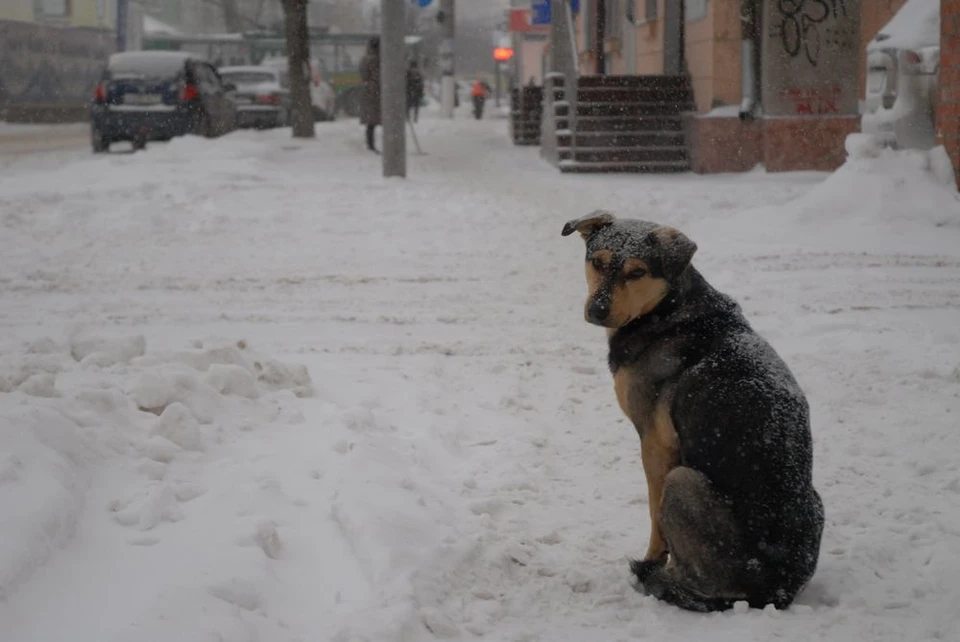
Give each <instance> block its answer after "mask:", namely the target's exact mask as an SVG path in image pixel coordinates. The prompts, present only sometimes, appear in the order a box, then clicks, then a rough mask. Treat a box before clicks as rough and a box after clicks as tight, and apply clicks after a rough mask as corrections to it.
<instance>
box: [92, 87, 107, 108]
mask: <svg viewBox="0 0 960 642" xmlns="http://www.w3.org/2000/svg"><path fill="white" fill-rule="evenodd" d="M93 102H95V103H105V102H107V86H106V83H102V82H98V83H97V88H96V89H94V90H93Z"/></svg>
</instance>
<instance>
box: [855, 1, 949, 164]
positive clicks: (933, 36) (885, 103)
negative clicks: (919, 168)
mask: <svg viewBox="0 0 960 642" xmlns="http://www.w3.org/2000/svg"><path fill="white" fill-rule="evenodd" d="M939 71H940V0H907V2H906V4H904V5H903V7H902V8H901V9H900V11H898V12H897V13H896V15H894V17H893V18H892V19H891V20H890V22H888V23H887V24H886V25H885V26H884V27H883V29H881V30H880V33H878V34H877V36H876V37H875V38H874V39H873V40H871V41H870V43H869V44H867V82H866V95H865V96H864V102H863V114H862V116H861V121H860V128H861V130H862V131H863V133H865V134H871V135H873V136H874V137H876V138H877V139H878V140H879V141H880V142H881V143H883V144H884V145H888V146H891V147H896V148H901V149H930V148H932V147H934V146H935V145H936V129H935V122H936V111H937V97H938V96H937V95H938V91H939V88H938V82H937V78H938V75H939Z"/></svg>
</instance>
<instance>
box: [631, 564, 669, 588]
mask: <svg viewBox="0 0 960 642" xmlns="http://www.w3.org/2000/svg"><path fill="white" fill-rule="evenodd" d="M663 565H664V560H663V559H660V558H656V559H652V560H630V571H631V572H632V573H633V574H634V575H635V576H636V577H637V582H639V583H640V584H644V583H646V581H647V579H648V578H649V577H650V575H651V574H652V573H653V572H654V571H656V570H658V569H660V568H663Z"/></svg>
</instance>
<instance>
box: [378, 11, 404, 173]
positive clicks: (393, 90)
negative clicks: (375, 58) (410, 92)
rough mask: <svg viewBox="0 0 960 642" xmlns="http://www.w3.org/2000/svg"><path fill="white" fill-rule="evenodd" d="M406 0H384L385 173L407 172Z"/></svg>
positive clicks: (382, 102) (382, 89)
mask: <svg viewBox="0 0 960 642" xmlns="http://www.w3.org/2000/svg"><path fill="white" fill-rule="evenodd" d="M406 8H407V7H406V3H404V2H401V0H380V115H381V122H382V124H383V175H384V176H385V177H387V178H389V177H391V176H399V177H401V178H406V176H407V132H406V129H405V127H406V120H407V118H406V117H407V65H406V47H405V46H404V42H403V40H404V38H403V37H404V35H405V28H406Z"/></svg>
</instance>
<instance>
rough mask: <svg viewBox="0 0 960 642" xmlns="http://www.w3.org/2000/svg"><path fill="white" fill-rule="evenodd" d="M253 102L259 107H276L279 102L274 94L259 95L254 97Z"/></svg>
mask: <svg viewBox="0 0 960 642" xmlns="http://www.w3.org/2000/svg"><path fill="white" fill-rule="evenodd" d="M253 102H255V103H259V104H261V105H276V104H277V103H278V102H280V98H279V97H277V95H276V94H259V95H257V96H254V98H253Z"/></svg>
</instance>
